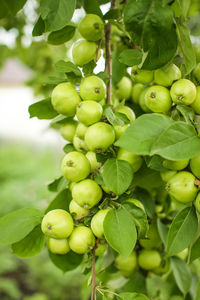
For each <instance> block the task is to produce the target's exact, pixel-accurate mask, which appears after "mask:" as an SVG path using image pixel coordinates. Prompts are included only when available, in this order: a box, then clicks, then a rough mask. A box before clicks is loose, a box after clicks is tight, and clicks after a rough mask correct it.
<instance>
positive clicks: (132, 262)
mask: <svg viewBox="0 0 200 300" xmlns="http://www.w3.org/2000/svg"><path fill="white" fill-rule="evenodd" d="M115 266H116V268H117V269H118V270H120V272H121V274H122V275H123V276H125V277H128V276H130V275H131V274H132V273H133V271H134V270H135V269H136V267H137V256H136V253H135V251H133V252H132V253H131V254H130V255H129V256H128V257H123V256H122V255H118V256H117V257H116V259H115Z"/></svg>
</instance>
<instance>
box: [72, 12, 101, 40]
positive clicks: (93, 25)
mask: <svg viewBox="0 0 200 300" xmlns="http://www.w3.org/2000/svg"><path fill="white" fill-rule="evenodd" d="M78 30H79V32H80V34H81V35H82V37H84V38H85V39H86V40H88V41H92V42H95V41H98V40H100V39H101V38H102V36H103V33H104V24H103V21H102V20H101V18H100V17H99V16H97V15H94V14H87V15H86V16H85V17H84V18H83V19H82V20H81V22H80V24H79V26H78Z"/></svg>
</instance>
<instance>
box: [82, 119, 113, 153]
mask: <svg viewBox="0 0 200 300" xmlns="http://www.w3.org/2000/svg"><path fill="white" fill-rule="evenodd" d="M114 141H115V131H114V128H113V127H112V126H111V125H109V124H107V123H104V122H98V123H95V124H93V125H91V126H90V127H89V128H88V130H87V131H86V134H85V143H86V145H87V146H88V148H89V150H90V151H99V152H104V151H106V150H107V149H108V147H110V146H111V145H112V144H113V143H114Z"/></svg>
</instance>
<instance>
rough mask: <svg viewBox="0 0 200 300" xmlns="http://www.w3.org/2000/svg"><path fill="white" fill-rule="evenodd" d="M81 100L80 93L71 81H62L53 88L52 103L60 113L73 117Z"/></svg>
mask: <svg viewBox="0 0 200 300" xmlns="http://www.w3.org/2000/svg"><path fill="white" fill-rule="evenodd" d="M80 102H81V99H80V97H79V94H78V93H77V91H76V89H75V88H74V86H73V85H72V84H71V83H69V82H66V83H60V84H58V85H57V86H56V87H55V88H54V89H53V92H52V95H51V103H52V105H53V108H54V109H55V110H56V111H57V112H58V113H59V114H62V115H65V116H68V117H73V116H74V115H75V113H76V106H77V104H79V103H80Z"/></svg>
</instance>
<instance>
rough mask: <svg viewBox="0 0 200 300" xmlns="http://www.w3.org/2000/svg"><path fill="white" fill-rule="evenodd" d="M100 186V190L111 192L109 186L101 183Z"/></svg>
mask: <svg viewBox="0 0 200 300" xmlns="http://www.w3.org/2000/svg"><path fill="white" fill-rule="evenodd" d="M101 188H102V190H103V191H104V192H105V193H107V194H111V193H112V192H111V191H110V190H109V188H108V187H107V186H106V185H105V184H102V185H101Z"/></svg>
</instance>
